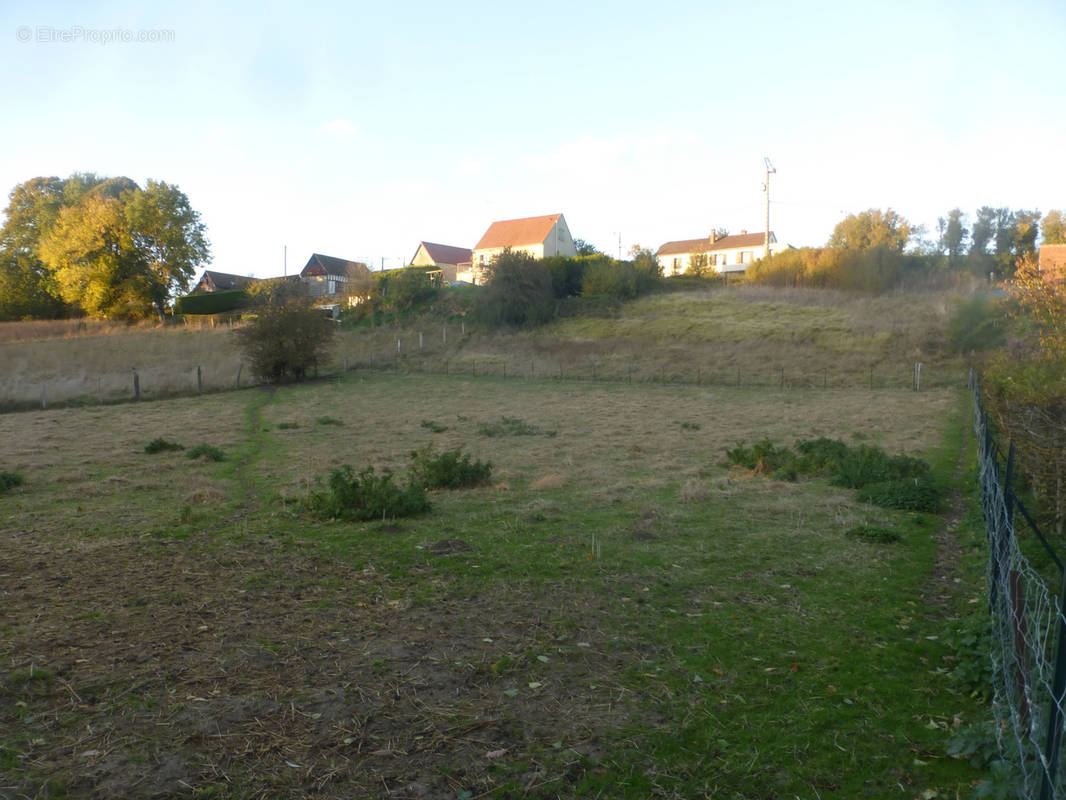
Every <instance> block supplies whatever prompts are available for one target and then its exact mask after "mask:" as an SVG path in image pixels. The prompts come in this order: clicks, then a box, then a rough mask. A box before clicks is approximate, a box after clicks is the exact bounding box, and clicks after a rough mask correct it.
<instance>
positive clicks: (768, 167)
mask: <svg viewBox="0 0 1066 800" xmlns="http://www.w3.org/2000/svg"><path fill="white" fill-rule="evenodd" d="M763 161H764V162H765V163H766V183H765V184H764V185H763V187H762V188H763V191H765V192H766V239H765V240H764V241H763V253H762V255H763V258H766V257H767V256H768V255H770V175H771V174H773V173H775V172H777V170H776V169H774V165H773V164H771V163H770V159H769V158H764V159H763Z"/></svg>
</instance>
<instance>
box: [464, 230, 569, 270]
mask: <svg viewBox="0 0 1066 800" xmlns="http://www.w3.org/2000/svg"><path fill="white" fill-rule="evenodd" d="M508 249H509V250H514V251H522V252H524V253H529V254H530V255H531V256H533V258H550V257H551V256H571V257H572V256H576V255H577V248H576V247H575V246H574V239H573V237H572V236H571V235H570V229H569V228H568V227H567V225H566V219H565V218H564V217H563V215H562V214H548V215H547V216H543V217H524V218H522V219H508V220H502V221H500V222H494V223H492V224H491V225H489V229H488V230H487V231H485V235H484V236H482V237H481V239H480V241H478V243H477V244H476V245H474V250H473V253H472V258H471V264H470V266H469V269H468V271H464V265H460V267H459V274H458V279H459V280H461V281H463V280H465V281H469V282H471V283H480V282H481V280H482V278H483V276H484V272H485V269H486V268H487V267H488V266H489V265H490V264H492V260H493V259H494V258H496V256H498V255H499V254H500V253H502V252H503V251H504V250H508Z"/></svg>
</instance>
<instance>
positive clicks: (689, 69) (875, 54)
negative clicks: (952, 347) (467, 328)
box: [0, 0, 1066, 277]
mask: <svg viewBox="0 0 1066 800" xmlns="http://www.w3.org/2000/svg"><path fill="white" fill-rule="evenodd" d="M1064 43H1066V3H1063V2H1062V0H1010V2H982V0H958V1H957V0H943V2H940V1H939V0H921V1H920V2H911V1H910V0H896V2H891V3H889V2H877V3H873V2H866V1H865V0H847V1H843V0H823V1H821V2H819V1H818V0H807V2H803V3H797V2H795V0H789V1H787V2H776V1H771V0H733V1H732V2H721V1H719V0H703V2H672V0H659V2H654V3H650V2H639V3H637V2H632V3H630V2H618V3H612V2H608V1H607V0H604V1H603V2H598V3H584V2H579V0H568V1H567V2H557V1H556V0H541V2H539V3H535V4H532V3H521V4H518V3H508V2H506V0H494V2H466V0H454V1H453V2H451V3H442V2H440V1H439V0H434V1H433V2H392V3H388V2H375V3H364V2H360V1H359V0H355V1H354V2H317V1H316V0H303V2H299V3H291V2H272V1H271V0H256V1H255V2H226V3H217V2H213V1H209V0H186V1H185V2H182V3H174V2H169V1H168V2H143V1H142V2H128V1H127V2H91V1H89V2H86V1H85V0H80V1H79V2H47V0H44V1H42V0H33V2H25V1H24V0H4V2H3V3H2V4H0V97H2V99H3V107H4V109H5V114H4V117H5V119H4V121H3V124H2V125H0V190H2V191H3V193H5V194H6V193H7V192H10V190H11V189H12V188H13V187H14V186H15V185H16V184H18V183H21V182H23V181H26V180H29V179H30V178H33V177H36V176H46V175H56V176H59V177H66V176H69V175H70V174H71V173H73V172H76V171H78V172H95V173H97V174H98V175H105V176H118V175H125V176H128V177H130V178H132V179H133V180H135V181H137V182H138V183H139V184H141V185H142V186H143V185H144V184H145V182H146V181H147V180H149V179H153V180H159V181H165V182H167V183H170V184H174V185H177V186H178V187H179V188H181V190H182V191H184V192H185V194H186V195H187V196H188V198H189V201H190V203H191V204H192V206H193V208H194V209H196V210H197V211H198V212H199V213H200V215H201V218H202V221H203V222H204V223H205V225H206V226H207V233H208V238H209V239H210V241H211V246H212V254H213V261H212V264H211V268H212V269H215V270H219V271H221V272H229V273H234V274H242V275H256V276H258V277H270V276H274V275H280V274H282V273H283V271H287V272H288V273H289V274H292V273H293V272H297V271H299V270H300V269H301V268H302V267H303V265H304V264H305V263H306V262H307V260H308V259H309V258H310V256H311V254H312V253H316V252H317V253H323V254H326V255H332V256H337V257H340V258H346V259H350V260H357V261H364V262H367V263H370V264H372V265H373V267H374V268H375V269H378V268H381V267H382V266H384V267H385V268H393V267H398V266H401V265H402V264H404V263H405V262H406V261H408V260H410V259H411V257H412V256H413V255H414V253H415V250H416V248H417V247H418V243H419V242H420V241H422V240H425V241H431V242H438V243H443V244H449V245H456V246H463V247H472V246H473V245H474V244H475V243H476V242H477V240H478V239H479V238H480V237H481V235H482V234H483V233H484V232H485V230H486V228H488V226H489V224H490V223H491V222H493V221H494V220H501V219H512V218H516V217H526V216H539V215H542V214H553V213H560V212H561V213H563V214H564V215H565V216H566V220H567V222H568V225H569V228H570V230H571V232H572V234H573V235H574V236H575V237H577V238H581V239H584V240H586V241H588V242H590V243H592V244H594V245H595V246H597V247H599V248H600V249H601V250H604V251H606V252H608V253H610V254H611V255H618V253H619V250H621V252H622V254H623V255H624V254H626V253H628V251H629V250H630V248H631V247H633V246H634V245H640V246H644V247H649V248H651V249H655V248H657V247H659V246H660V245H661V244H663V243H664V242H666V241H670V240H673V239H689V238H697V237H700V236H707V235H709V234H710V232H711V231H712V230H713V229H717V228H726V229H728V230H729V231H730V232H732V233H739V232H740V231H741V230H749V231H751V232H756V231H761V230H762V229H763V227H764V225H765V215H766V194H765V192H764V190H763V189H764V184H765V182H766V177H767V174H766V162H765V159H769V160H770V162H771V163H772V165H773V167H774V168H775V169H776V172H775V173H773V174H772V175H770V215H771V221H770V226H771V228H772V229H773V230H774V231H775V233H776V236H777V239H778V241H780V242H787V243H789V244H792V245H795V246H797V247H801V246H821V245H823V244H825V242H826V240H827V239H828V238H829V236H830V234H831V233H832V231H833V227H834V226H835V225H836V224H837V223H838V222H840V221H841V220H842V219H843V218H844V217H845V216H847V215H848V214H852V213H856V212H860V211H863V210H866V209H869V208H892V209H894V210H895V211H896V212H898V213H899V214H901V215H903V216H904V217H905V218H906V219H908V220H909V221H910V222H911V223H913V224H916V225H924V226H925V227H926V228H927V229H928V230H929V231H930V234H931V235H934V236H935V230H936V221H937V218H938V217H940V216H945V215H946V214H947V212H948V211H949V210H951V209H952V208H956V207H958V208H961V209H962V210H963V211H965V212H967V213H968V214H969V215H970V217H971V218H972V215H973V212H974V211H976V209H977V208H978V207H980V206H984V205H990V206H1008V207H1011V208H1016V209H1022V208H1024V209H1039V210H1040V211H1041V212H1046V211H1048V210H1050V209H1052V208H1058V209H1064V208H1066V159H1064V157H1063V154H1064V150H1066V56H1064V55H1063V52H1064V50H1063V48H1064ZM4 205H6V202H5V203H4Z"/></svg>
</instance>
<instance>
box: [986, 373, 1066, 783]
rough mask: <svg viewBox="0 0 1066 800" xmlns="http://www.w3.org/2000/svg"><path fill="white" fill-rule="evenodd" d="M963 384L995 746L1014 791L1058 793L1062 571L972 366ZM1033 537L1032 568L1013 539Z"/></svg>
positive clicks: (1065, 671)
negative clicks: (984, 558)
mask: <svg viewBox="0 0 1066 800" xmlns="http://www.w3.org/2000/svg"><path fill="white" fill-rule="evenodd" d="M971 385H972V388H973V391H974V431H975V433H976V435H977V443H978V466H979V475H980V486H981V506H982V510H983V512H984V520H985V529H986V533H987V538H988V551H989V558H988V570H987V575H986V580H987V586H988V592H989V611H990V614H991V618H992V641H993V644H992V664H993V674H994V683H995V686H994V689H995V695H994V699H993V702H992V708H993V712H994V714H995V718H996V723H997V724H996V734H997V740H998V744H999V751H1000V755H1001V757H1002V758H1003V759H1004V760H1006V761H1008V762H1009V763H1012V764H1013V765H1014V766H1015V767H1016V768H1017V770H1018V773H1019V775H1020V779H1021V780H1020V782H1021V789H1022V795H1021V796H1022V797H1024V798H1026V799H1027V800H1029V799H1034V800H1035V798H1039V800H1053V799H1054V798H1066V780H1064V778H1063V774H1062V770H1061V769H1060V761H1061V757H1062V749H1063V732H1064V728H1063V725H1064V722H1063V721H1064V718H1066V717H1064V713H1063V712H1064V707H1063V696H1064V694H1066V617H1064V615H1063V610H1064V608H1066V570H1064V567H1063V562H1062V560H1061V559H1060V557H1059V555H1058V554H1057V553H1056V552H1055V549H1054V547H1052V545H1051V543H1050V542H1049V541H1048V540H1047V537H1046V536H1045V535H1044V533H1043V532H1042V531H1041V530H1040V527H1039V526H1038V525H1037V523H1036V522H1035V521H1034V519H1033V514H1032V513H1031V512H1030V511H1029V509H1027V508H1026V506H1025V505H1024V504H1023V503H1022V501H1021V500H1020V499H1019V498H1018V497H1017V495H1016V494H1015V493H1014V490H1013V488H1012V486H1013V481H1014V474H1013V472H1014V452H1013V446H1008V449H1007V453H1006V455H1004V454H1003V452H1002V451H1001V450H1000V448H999V447H998V446H997V444H996V442H995V438H994V435H993V430H992V427H991V425H990V423H989V420H988V417H987V416H986V414H985V412H984V409H983V407H982V404H981V392H980V386H979V384H978V382H977V380H976V378H975V376H974V375H973V373H971ZM1019 518H1020V520H1021V523H1020V526H1019V524H1018V522H1017V521H1018V519H1019ZM1034 536H1035V539H1036V541H1038V542H1039V550H1040V551H1042V552H1043V554H1044V555H1046V556H1047V557H1048V558H1049V559H1050V563H1049V567H1048V569H1047V570H1041V569H1039V568H1037V567H1035V566H1034V564H1033V562H1032V561H1031V560H1030V559H1029V558H1027V557H1026V556H1025V555H1024V554H1023V553H1022V549H1021V546H1020V545H1021V540H1022V539H1023V538H1026V539H1031V537H1034ZM1051 565H1053V566H1051ZM1046 573H1050V575H1048V574H1046ZM1056 580H1057V581H1058V586H1055V581H1056Z"/></svg>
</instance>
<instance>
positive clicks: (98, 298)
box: [0, 173, 210, 319]
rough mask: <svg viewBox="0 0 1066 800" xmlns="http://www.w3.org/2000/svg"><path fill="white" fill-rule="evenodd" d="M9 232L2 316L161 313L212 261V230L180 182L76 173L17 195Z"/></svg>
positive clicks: (1, 238)
mask: <svg viewBox="0 0 1066 800" xmlns="http://www.w3.org/2000/svg"><path fill="white" fill-rule="evenodd" d="M6 215H7V218H6V220H5V222H4V225H3V228H2V229H0V319H13V318H21V317H55V316H59V315H61V314H62V313H64V312H68V311H73V312H77V311H81V312H84V313H87V314H91V315H94V316H104V317H111V318H136V317H142V316H146V315H149V314H151V313H152V311H153V310H154V311H155V312H156V313H159V314H162V312H163V306H164V304H165V302H166V301H167V299H169V298H170V297H173V296H174V295H175V294H177V293H179V292H183V291H185V290H187V289H188V286H189V283H190V282H191V279H192V277H193V275H194V273H195V272H196V269H197V268H198V267H200V266H202V265H205V264H206V263H208V262H209V261H210V251H209V246H208V242H207V239H206V236H205V229H204V226H203V224H202V223H201V222H200V219H199V215H198V214H197V213H196V212H195V211H194V210H193V209H192V207H191V206H190V204H189V200H188V198H187V197H186V196H185V194H184V193H182V192H181V191H180V190H179V189H178V188H177V187H175V186H171V185H168V184H166V183H162V182H156V181H149V182H148V185H147V187H146V188H145V189H141V188H140V187H139V186H138V185H137V184H136V183H135V182H134V181H132V180H130V179H129V178H125V177H119V178H106V179H105V178H100V177H98V176H96V175H93V174H91V173H75V174H74V175H71V176H70V177H69V178H66V179H60V178H56V177H47V178H33V179H32V180H29V181H26V182H25V183H22V184H19V185H18V186H16V187H15V188H14V190H12V192H11V194H10V203H9V205H8V208H7V209H6Z"/></svg>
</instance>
